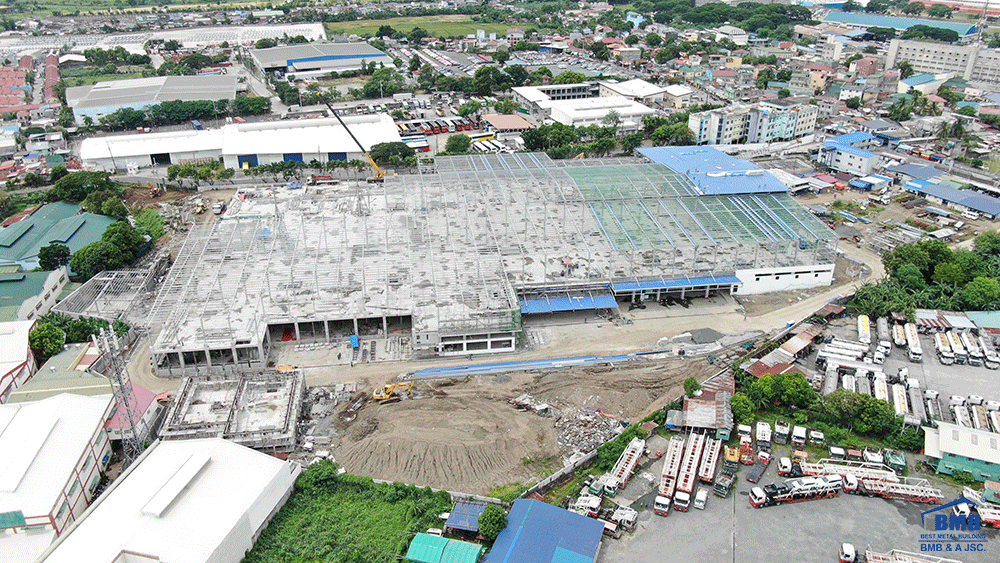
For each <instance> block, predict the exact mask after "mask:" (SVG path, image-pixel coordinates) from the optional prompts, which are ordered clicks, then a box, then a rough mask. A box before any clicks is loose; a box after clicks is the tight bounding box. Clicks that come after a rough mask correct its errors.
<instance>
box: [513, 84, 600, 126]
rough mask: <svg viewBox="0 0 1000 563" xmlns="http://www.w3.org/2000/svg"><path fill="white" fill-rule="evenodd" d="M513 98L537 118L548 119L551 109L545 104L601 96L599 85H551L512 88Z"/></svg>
mask: <svg viewBox="0 0 1000 563" xmlns="http://www.w3.org/2000/svg"><path fill="white" fill-rule="evenodd" d="M511 92H513V95H512V96H511V98H513V100H514V101H515V102H517V103H518V104H520V106H521V107H523V108H524V109H526V110H528V113H530V114H531V115H532V116H534V117H536V118H544V117H548V114H549V108H548V106H545V102H551V101H559V100H583V99H587V98H596V97H597V96H598V95H599V94H600V86H599V85H598V84H597V83H594V84H590V83H586V82H585V83H581V84H550V85H545V86H519V87H517V88H511ZM543 106H545V107H543Z"/></svg>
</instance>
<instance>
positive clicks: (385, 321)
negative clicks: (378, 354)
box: [382, 315, 389, 338]
mask: <svg viewBox="0 0 1000 563" xmlns="http://www.w3.org/2000/svg"><path fill="white" fill-rule="evenodd" d="M382 336H385V337H386V338H388V337H389V320H388V319H387V318H386V316H385V315H382Z"/></svg>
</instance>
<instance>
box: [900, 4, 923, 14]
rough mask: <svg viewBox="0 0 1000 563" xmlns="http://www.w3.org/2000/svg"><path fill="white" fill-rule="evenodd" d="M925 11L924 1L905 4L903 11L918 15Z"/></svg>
mask: <svg viewBox="0 0 1000 563" xmlns="http://www.w3.org/2000/svg"><path fill="white" fill-rule="evenodd" d="M923 11H924V3H923V2H910V3H909V4H907V5H906V6H903V13H904V14H910V15H917V14H920V13H922V12H923Z"/></svg>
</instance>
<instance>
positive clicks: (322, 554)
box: [243, 461, 451, 563]
mask: <svg viewBox="0 0 1000 563" xmlns="http://www.w3.org/2000/svg"><path fill="white" fill-rule="evenodd" d="M336 472H337V466H336V465H335V464H333V463H331V462H329V461H323V462H320V463H317V464H314V465H312V466H311V467H310V468H309V469H307V470H306V471H305V472H304V473H303V474H302V475H300V476H299V478H298V480H297V481H296V482H295V491H294V492H293V493H292V495H291V497H290V498H289V499H288V502H287V503H286V504H285V506H283V507H282V508H281V510H280V511H279V512H278V514H277V516H275V518H274V520H272V521H271V523H270V525H268V527H267V529H266V530H264V533H263V534H261V536H260V539H259V540H257V543H256V544H255V545H254V547H253V549H252V550H251V551H250V553H248V554H247V556H246V557H245V558H244V559H243V561H244V562H245V563H307V562H310V563H311V562H313V561H324V562H328V563H349V562H354V561H365V562H371V563H390V562H392V563H395V562H396V561H398V560H399V559H400V556H401V555H403V554H404V553H405V552H406V548H407V546H408V545H409V543H410V540H411V539H412V537H413V535H414V534H415V533H417V532H424V531H426V530H427V529H428V528H430V527H435V526H436V525H439V524H440V519H439V518H438V515H439V514H441V513H442V512H447V511H448V510H449V509H450V508H451V501H450V498H449V496H448V493H445V492H437V493H435V492H431V490H430V489H418V488H417V487H414V486H411V485H403V484H400V483H393V484H391V485H389V484H386V485H381V484H376V483H374V482H372V480H371V479H369V478H367V477H358V476H354V475H337V474H336Z"/></svg>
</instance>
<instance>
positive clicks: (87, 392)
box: [7, 344, 112, 403]
mask: <svg viewBox="0 0 1000 563" xmlns="http://www.w3.org/2000/svg"><path fill="white" fill-rule="evenodd" d="M88 348H89V345H87V344H70V345H68V347H67V348H66V349H65V350H63V351H62V352H59V353H58V354H56V355H55V356H52V357H51V358H49V359H48V361H46V362H45V364H44V365H42V367H41V368H40V369H39V370H38V373H36V374H35V375H34V376H33V377H32V378H31V379H29V380H28V382H27V383H25V384H24V385H22V386H20V387H18V388H17V389H14V390H13V391H12V392H11V394H10V397H9V398H8V399H7V402H8V403H28V402H31V401H41V400H42V399H48V398H49V397H54V396H56V395H59V394H62V393H72V394H73V395H84V396H88V397H93V396H97V395H110V394H111V393H112V390H111V381H109V380H108V378H106V377H104V376H102V375H100V374H95V373H92V372H90V371H87V370H85V369H81V368H82V367H83V366H81V365H80V362H81V360H83V359H84V358H85V356H87V354H88V352H90V351H89V350H88ZM87 365H89V362H88V363H87Z"/></svg>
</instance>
